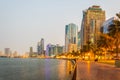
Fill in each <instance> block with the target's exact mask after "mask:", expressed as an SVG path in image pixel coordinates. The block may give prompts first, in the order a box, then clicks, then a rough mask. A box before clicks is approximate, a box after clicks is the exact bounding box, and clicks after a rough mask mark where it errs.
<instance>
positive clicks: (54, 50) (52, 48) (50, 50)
mask: <svg viewBox="0 0 120 80" xmlns="http://www.w3.org/2000/svg"><path fill="white" fill-rule="evenodd" d="M61 53H63V46H59V45H58V44H57V45H52V44H48V45H47V47H46V56H54V55H58V54H61Z"/></svg>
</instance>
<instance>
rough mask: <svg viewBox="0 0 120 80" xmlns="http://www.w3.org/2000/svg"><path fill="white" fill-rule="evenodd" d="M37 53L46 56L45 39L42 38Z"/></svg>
mask: <svg viewBox="0 0 120 80" xmlns="http://www.w3.org/2000/svg"><path fill="white" fill-rule="evenodd" d="M37 52H38V55H44V54H45V53H44V39H43V38H42V39H41V41H40V42H38V44H37Z"/></svg>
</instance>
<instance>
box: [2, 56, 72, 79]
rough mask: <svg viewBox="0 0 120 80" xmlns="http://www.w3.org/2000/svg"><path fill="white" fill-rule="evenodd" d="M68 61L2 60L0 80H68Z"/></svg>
mask: <svg viewBox="0 0 120 80" xmlns="http://www.w3.org/2000/svg"><path fill="white" fill-rule="evenodd" d="M68 64H69V63H68V61H66V60H57V59H17V58H16V59H12V58H0V80H68V77H69V69H70V66H69V65H68Z"/></svg>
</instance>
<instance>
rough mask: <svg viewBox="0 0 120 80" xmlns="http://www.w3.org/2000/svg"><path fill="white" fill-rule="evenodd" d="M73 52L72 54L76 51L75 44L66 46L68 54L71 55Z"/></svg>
mask: <svg viewBox="0 0 120 80" xmlns="http://www.w3.org/2000/svg"><path fill="white" fill-rule="evenodd" d="M73 51H74V52H76V51H77V44H72V43H70V44H69V45H68V52H70V53H72V52H73Z"/></svg>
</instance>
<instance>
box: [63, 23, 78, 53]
mask: <svg viewBox="0 0 120 80" xmlns="http://www.w3.org/2000/svg"><path fill="white" fill-rule="evenodd" d="M69 44H76V45H77V44H78V26H77V25H75V24H73V23H70V24H68V25H66V26H65V52H69V49H68V46H69Z"/></svg>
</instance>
